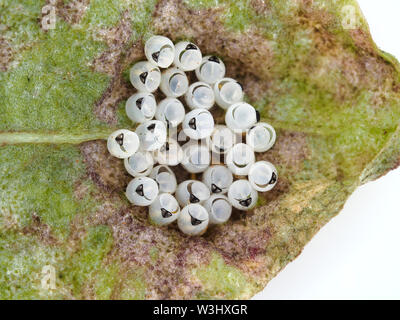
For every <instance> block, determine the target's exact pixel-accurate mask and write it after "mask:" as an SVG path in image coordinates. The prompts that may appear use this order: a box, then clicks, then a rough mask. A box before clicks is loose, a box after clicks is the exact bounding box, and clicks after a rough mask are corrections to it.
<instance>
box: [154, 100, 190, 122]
mask: <svg viewBox="0 0 400 320" xmlns="http://www.w3.org/2000/svg"><path fill="white" fill-rule="evenodd" d="M184 118H185V107H184V106H183V104H182V102H180V101H179V100H178V99H176V98H166V99H164V100H162V101H160V103H159V104H158V108H157V111H156V119H157V120H159V121H162V122H164V124H165V125H166V127H167V128H176V127H177V126H178V125H179V124H180V123H182V121H183V119H184Z"/></svg>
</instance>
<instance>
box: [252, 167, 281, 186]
mask: <svg viewBox="0 0 400 320" xmlns="http://www.w3.org/2000/svg"><path fill="white" fill-rule="evenodd" d="M249 181H250V183H251V186H252V187H253V188H254V189H255V190H257V191H261V192H266V191H270V190H271V189H272V188H273V187H275V185H276V183H277V181H278V172H277V170H276V168H275V166H274V165H273V164H272V163H270V162H268V161H258V162H256V163H254V164H253V165H252V166H251V167H250V171H249Z"/></svg>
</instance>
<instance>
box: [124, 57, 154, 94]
mask: <svg viewBox="0 0 400 320" xmlns="http://www.w3.org/2000/svg"><path fill="white" fill-rule="evenodd" d="M129 77H130V80H131V83H132V85H133V86H134V87H135V88H136V89H137V90H138V91H144V92H154V91H156V90H157V88H158V87H159V85H160V82H161V72H160V69H158V67H157V66H155V65H153V64H151V63H150V62H148V61H140V62H137V63H136V64H134V66H133V67H132V68H131V70H130V74H129Z"/></svg>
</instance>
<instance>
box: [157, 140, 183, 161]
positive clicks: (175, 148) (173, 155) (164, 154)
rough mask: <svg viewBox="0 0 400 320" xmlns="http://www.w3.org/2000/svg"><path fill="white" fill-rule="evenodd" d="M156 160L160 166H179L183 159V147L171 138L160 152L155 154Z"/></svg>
mask: <svg viewBox="0 0 400 320" xmlns="http://www.w3.org/2000/svg"><path fill="white" fill-rule="evenodd" d="M154 158H155V159H156V160H157V162H158V163H159V164H165V165H168V166H177V165H178V164H180V163H181V161H182V159H183V151H182V148H181V146H180V145H179V144H178V143H177V142H176V141H175V140H174V139H171V138H170V139H168V140H167V142H166V143H164V145H163V146H162V147H161V148H160V149H159V150H157V151H155V152H154Z"/></svg>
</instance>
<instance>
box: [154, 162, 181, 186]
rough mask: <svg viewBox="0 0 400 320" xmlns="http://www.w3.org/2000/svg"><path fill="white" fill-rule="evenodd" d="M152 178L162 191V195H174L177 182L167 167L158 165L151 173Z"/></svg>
mask: <svg viewBox="0 0 400 320" xmlns="http://www.w3.org/2000/svg"><path fill="white" fill-rule="evenodd" d="M150 178H152V179H154V180H155V181H156V182H157V184H158V188H159V190H160V193H174V192H175V191H176V187H177V185H178V184H177V182H176V177H175V174H174V173H173V172H172V170H171V169H170V168H169V167H168V166H166V165H158V166H156V167H154V169H153V170H152V171H151V173H150Z"/></svg>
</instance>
